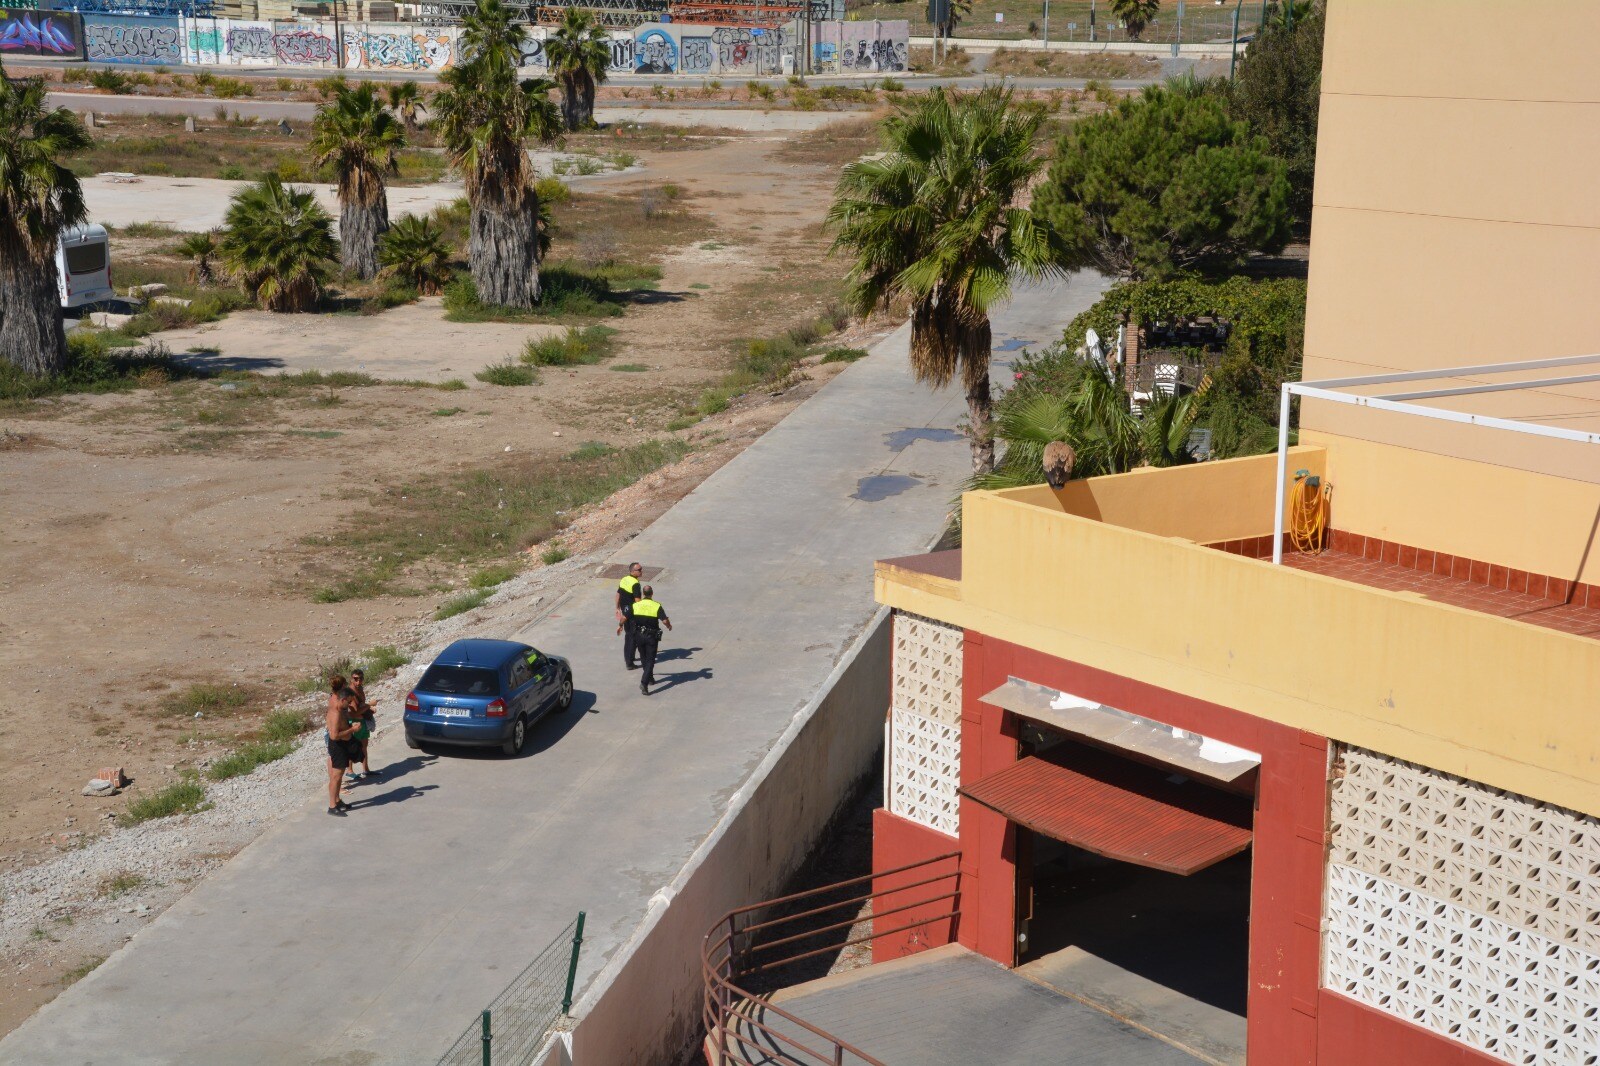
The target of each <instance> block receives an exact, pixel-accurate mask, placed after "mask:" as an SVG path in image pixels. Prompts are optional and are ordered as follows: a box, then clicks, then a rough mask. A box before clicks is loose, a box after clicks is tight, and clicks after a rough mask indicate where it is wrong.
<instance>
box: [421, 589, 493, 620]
mask: <svg viewBox="0 0 1600 1066" xmlns="http://www.w3.org/2000/svg"><path fill="white" fill-rule="evenodd" d="M493 595H494V590H493V589H477V590H475V591H473V592H463V593H461V594H460V595H459V596H452V597H450V598H449V599H448V600H445V601H444V602H443V603H441V604H440V605H439V609H438V610H437V611H434V612H433V620H434V621H435V622H443V621H444V620H445V619H446V618H454V617H455V616H456V615H458V614H466V613H467V612H468V611H470V610H473V609H474V608H477V607H482V606H483V605H484V603H485V602H486V601H487V600H488V599H489V597H490V596H493Z"/></svg>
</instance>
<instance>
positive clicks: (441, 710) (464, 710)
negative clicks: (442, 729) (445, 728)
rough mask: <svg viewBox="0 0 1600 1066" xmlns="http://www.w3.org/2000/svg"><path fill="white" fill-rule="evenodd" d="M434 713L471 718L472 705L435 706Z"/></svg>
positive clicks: (442, 716) (445, 716) (448, 716)
mask: <svg viewBox="0 0 1600 1066" xmlns="http://www.w3.org/2000/svg"><path fill="white" fill-rule="evenodd" d="M433 713H434V714H436V715H438V716H439V717H440V718H471V717H472V708H471V707H435V708H434V709H433Z"/></svg>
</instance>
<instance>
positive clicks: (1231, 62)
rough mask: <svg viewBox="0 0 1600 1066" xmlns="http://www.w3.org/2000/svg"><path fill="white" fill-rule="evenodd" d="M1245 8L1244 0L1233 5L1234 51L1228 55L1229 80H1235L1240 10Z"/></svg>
mask: <svg viewBox="0 0 1600 1066" xmlns="http://www.w3.org/2000/svg"><path fill="white" fill-rule="evenodd" d="M1241 7H1244V0H1239V2H1238V3H1237V4H1234V5H1233V50H1232V51H1231V52H1229V53H1228V80H1229V81H1232V80H1233V68H1234V66H1235V65H1236V64H1237V63H1238V62H1239V9H1240V8H1241Z"/></svg>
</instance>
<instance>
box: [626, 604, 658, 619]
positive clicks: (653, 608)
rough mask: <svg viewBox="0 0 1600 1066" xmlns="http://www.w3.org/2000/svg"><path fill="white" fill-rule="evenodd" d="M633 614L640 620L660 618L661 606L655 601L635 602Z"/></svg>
mask: <svg viewBox="0 0 1600 1066" xmlns="http://www.w3.org/2000/svg"><path fill="white" fill-rule="evenodd" d="M633 613H634V615H635V616H637V617H639V618H660V617H661V605H660V604H659V603H657V602H656V601H655V600H634V601H633Z"/></svg>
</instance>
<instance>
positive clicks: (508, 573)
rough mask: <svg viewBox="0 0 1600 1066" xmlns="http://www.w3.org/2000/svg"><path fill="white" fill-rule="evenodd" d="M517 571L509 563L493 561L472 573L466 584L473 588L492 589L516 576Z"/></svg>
mask: <svg viewBox="0 0 1600 1066" xmlns="http://www.w3.org/2000/svg"><path fill="white" fill-rule="evenodd" d="M517 572H518V571H517V568H516V567H515V566H514V565H512V564H511V563H495V564H494V565H493V566H486V567H484V568H483V569H482V570H479V571H478V572H477V573H476V574H473V575H472V577H471V579H470V580H468V582H467V584H469V585H471V586H472V587H473V588H475V589H492V588H494V587H495V586H496V585H504V584H505V583H506V582H507V581H510V580H511V579H512V578H514V577H516V576H517Z"/></svg>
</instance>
